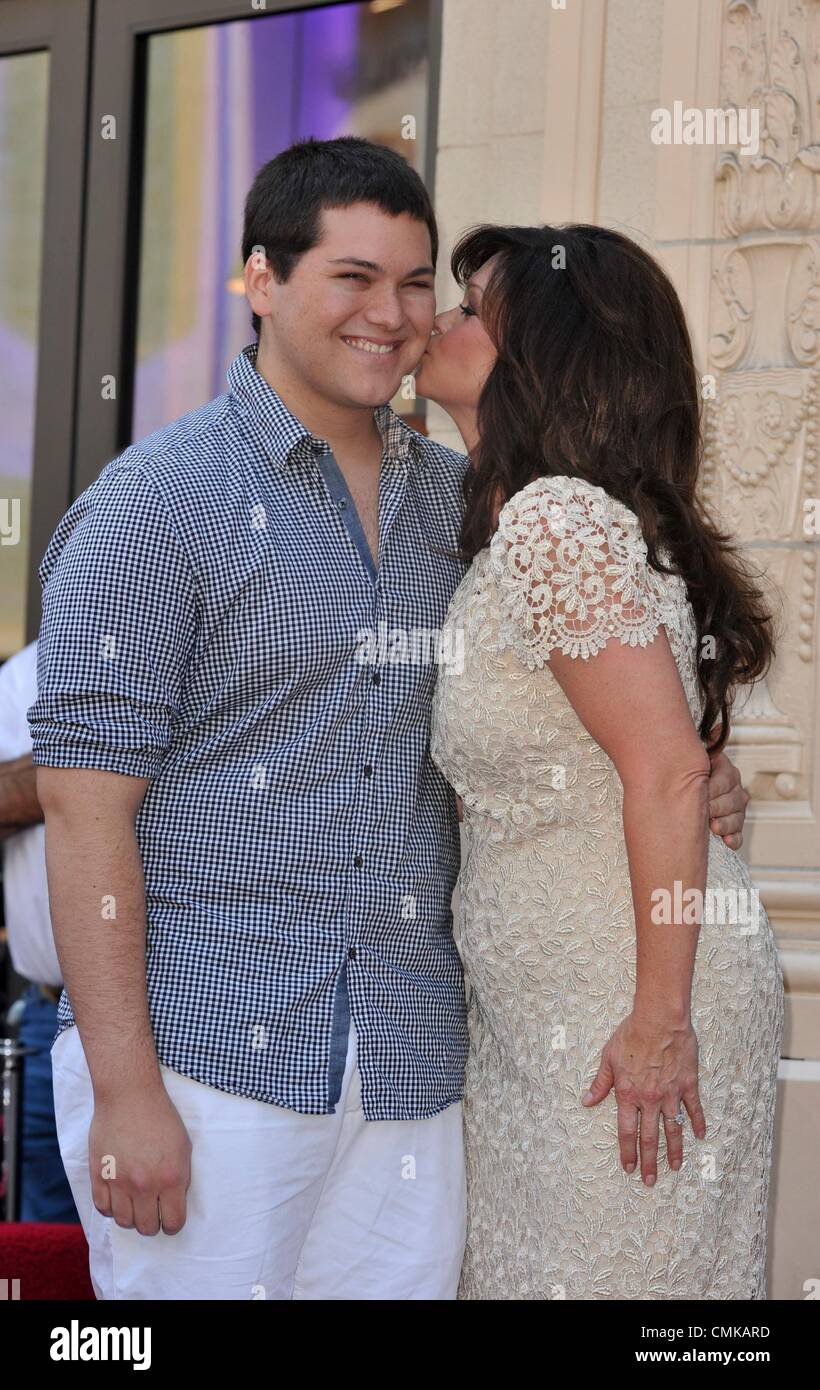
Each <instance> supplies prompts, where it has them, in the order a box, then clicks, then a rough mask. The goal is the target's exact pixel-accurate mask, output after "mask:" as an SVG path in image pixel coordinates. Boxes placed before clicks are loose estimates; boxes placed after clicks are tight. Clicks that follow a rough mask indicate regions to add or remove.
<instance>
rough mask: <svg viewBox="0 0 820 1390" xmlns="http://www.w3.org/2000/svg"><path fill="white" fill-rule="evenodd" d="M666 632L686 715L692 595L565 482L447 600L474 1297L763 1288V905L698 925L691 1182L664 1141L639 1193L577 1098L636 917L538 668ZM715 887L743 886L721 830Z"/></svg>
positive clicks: (577, 728)
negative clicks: (459, 823)
mask: <svg viewBox="0 0 820 1390" xmlns="http://www.w3.org/2000/svg"><path fill="white" fill-rule="evenodd" d="M662 624H663V626H664V628H665V630H666V633H667V636H668V639H669V643H670V646H671V648H672V651H673V655H674V657H675V661H676V663H677V666H678V670H679V673H680V676H681V680H682V683H683V686H684V689H685V692H686V696H687V700H688V703H689V707H690V710H691V712H692V717H693V719H694V720H698V719H699V717H700V709H701V705H700V691H699V686H698V682H697V678H696V668H695V655H696V642H697V631H696V627H695V622H694V617H693V614H692V611H691V608H690V605H689V603H688V600H687V597H686V589H685V586H684V584H683V581H682V580H681V579H680V578H679V577H677V576H665V575H660V574H658V573H657V572H656V571H654V570H652V569H650V567H649V566H648V565H647V563H646V547H645V544H644V541H643V538H642V536H641V533H640V528H639V524H638V520H637V517H636V516H635V515H634V513H632V512H631V511H630V510H629V509H628V508H627V507H625V506H623V505H622V504H621V503H619V502H616V501H614V500H613V499H611V498H610V497H608V495H607V494H606V493H605V492H604V491H603V490H602V489H601V488H598V487H594V486H593V485H591V484H588V483H585V482H581V481H579V480H578V479H571V478H543V479H538V480H536V481H535V482H533V483H530V484H529V485H528V486H527V487H525V488H524V489H522V491H521V492H519V493H517V494H516V495H515V497H513V498H511V499H510V500H509V501H508V502H507V504H506V505H505V507H504V508H503V509H502V512H501V515H500V517H499V527H498V531H497V532H496V534H495V535H494V536H493V540H492V542H491V544H490V546H489V547H487V548H486V549H485V550H484V551H482V552H481V554H480V555H478V556H477V557H476V560H475V561H474V563H473V565H472V567H471V569H470V571H469V572H468V574H467V575H466V576H465V578H464V580H463V581H462V583H461V585H460V586H459V588H458V590H457V592H456V594H455V595H454V597H453V601H452V604H451V606H450V611H449V613H448V617H447V622H446V627H448V628H450V629H452V631H451V632H450V633H449V634H448V638H449V640H450V641H452V640H453V638H454V634H455V631H457V630H459V629H461V631H462V632H463V636H464V648H463V650H464V660H463V662H459V663H458V665H457V666H456V665H455V664H452V665H445V666H442V668H441V670H440V673H439V680H438V684H437V687H436V692H435V696H434V704H433V722H432V744H431V747H432V754H433V758H434V760H435V762H436V763H437V765H438V766H439V767H440V768H441V770H442V772H443V773H444V775H445V776H446V777H447V778H448V780H449V781H450V782H451V784H452V785H453V786H454V787H455V790H456V791H457V792H458V793H459V795H460V796H461V797H462V799H463V802H464V833H465V841H466V853H465V860H464V864H463V867H462V872H461V879H460V898H461V910H460V921H459V946H460V949H461V952H462V956H463V958H464V963H465V970H466V974H467V979H468V986H469V991H470V993H469V1013H468V1022H469V1029H470V1056H469V1059H468V1064H467V1075H466V1089H465V1099H464V1126H465V1130H464V1132H465V1146H466V1159H467V1177H468V1202H469V1229H468V1238H467V1248H466V1251H465V1259H464V1266H463V1271H462V1277H461V1285H460V1289H459V1297H460V1298H463V1299H553V1298H556V1299H558V1298H568V1299H597V1298H602V1299H604V1298H613V1299H701V1298H703V1299H715V1300H724V1299H738V1300H743V1299H764V1298H765V1297H766V1286H765V1266H766V1252H767V1200H768V1185H769V1169H770V1163H771V1153H772V1139H773V1124H774V1100H775V1084H776V1076H777V1065H778V1058H779V1052H780V1039H781V1034H782V1028H783V1007H784V1001H783V980H782V973H781V969H780V964H779V960H778V956H777V950H776V946H775V942H774V937H773V933H772V930H771V926H770V924H769V921H768V919H767V917H766V914H765V912H763V910H762V908H761V909H760V911H759V913H757V915H756V920H755V921H754V923H753V925H752V928H750V926H749V924H748V922H746V921H740V922H731V921H729V922H721V921H715V922H705V923H704V925H703V927H702V929H701V933H700V939H699V943H698V950H697V956H696V961H695V972H694V979H693V987H692V1019H693V1023H694V1026H695V1030H696V1032H697V1034H698V1039H699V1044H700V1092H701V1100H702V1102H703V1107H704V1111H705V1114H706V1122H707V1133H706V1138H705V1140H703V1141H698V1140H696V1139H695V1138H694V1136H693V1135H692V1131H691V1126H690V1124H689V1122H688V1120H687V1123H686V1126H685V1130H684V1162H683V1166H682V1168H681V1169H680V1170H679V1171H678V1172H677V1173H675V1172H673V1171H672V1170H671V1169H669V1168H668V1166H667V1164H666V1160H665V1157H664V1154H663V1139H661V1154H660V1157H659V1165H658V1181H657V1183H656V1185H655V1186H654V1187H653V1188H647V1187H646V1186H645V1185H644V1184H643V1183H642V1182H641V1180H640V1176H639V1175H637V1176H636V1175H635V1174H633V1175H629V1174H627V1173H625V1172H624V1171H623V1170H622V1168H621V1166H620V1160H619V1156H618V1146H617V1129H616V1115H617V1108H616V1105H615V1099H614V1096H613V1095H612V1094H610V1096H608V1097H607V1099H606V1100H605V1101H603V1102H602V1103H601V1104H600V1105H598V1106H595V1107H593V1108H592V1109H591V1110H587V1109H585V1108H584V1107H583V1106H582V1105H581V1103H580V1097H581V1095H582V1094H583V1092H584V1090H585V1089H586V1088H587V1086H588V1084H589V1082H590V1081H591V1080H592V1078H593V1076H594V1075H595V1072H596V1071H597V1067H598V1062H599V1058H600V1052H601V1048H602V1047H603V1045H604V1044H605V1043H606V1042H607V1041H608V1039H609V1037H610V1036H611V1034H612V1032H613V1030H614V1029H615V1027H616V1026H617V1024H618V1023H619V1022H620V1021H621V1019H622V1018H623V1017H624V1016H625V1015H626V1014H627V1013H628V1012H629V1010H630V1008H631V1005H632V997H633V993H634V987H635V925H634V916H633V911H632V901H631V889H630V880H629V872H628V865H627V858H626V847H625V844H624V838H623V827H622V820H621V795H622V794H621V784H620V780H619V778H618V775H617V773H616V771H615V768H614V766H613V765H612V763H611V761H610V760H609V758H608V757H607V756H606V754H605V753H604V752H603V750H602V749H601V748H600V747H599V746H598V745H597V744H596V743H595V741H594V740H593V739H592V738H591V737H590V735H589V734H588V733H587V731H586V730H585V729H584V727H583V725H582V724H581V723H580V721H579V719H578V717H577V715H576V714H575V711H574V710H573V708H572V706H571V704H570V703H569V701H568V700H567V699H566V697H565V695H564V693H563V691H562V690H561V688H560V686H559V685H558V684H557V682H556V681H555V679H554V677H553V676H552V674H551V672H550V668H549V663H548V656H549V652H550V651H551V650H554V649H560V650H561V651H563V652H567V653H568V654H569V655H571V656H576V657H580V658H581V659H583V660H589V659H591V658H592V657H593V656H594V654H595V653H596V652H598V651H600V650H601V649H602V647H603V646H604V645H605V644H606V642H607V641H609V640H610V639H614V640H619V641H621V642H623V643H629V644H631V645H633V646H635V645H638V644H641V645H646V643H648V642H651V641H653V640H654V638H655V636H656V634H657V632H658V630H659V628H660V626H661V625H662ZM447 649H448V650H452V649H453V648H452V647H450V648H447ZM671 833H674V827H671ZM707 882H708V886H709V887H710V888H713V889H718V890H721V889H722V890H726V889H732V890H739V891H740V892H743V891H745V892H746V893H749V892H750V890H752V883H751V879H750V878H749V874H748V870H747V869H746V866H745V865H744V863H743V861H742V860H741V859H740V858H739V857H738V856H737V855H736V854H734V853H733V852H732V851H731V850H729V849H728V848H727V847H726V846H725V845H724V844H723V842H722V841H721V840H719V839H717V837H715V836H711V837H710V849H709V863H708V879H707ZM741 901H742V899H741ZM748 901H751V899H748Z"/></svg>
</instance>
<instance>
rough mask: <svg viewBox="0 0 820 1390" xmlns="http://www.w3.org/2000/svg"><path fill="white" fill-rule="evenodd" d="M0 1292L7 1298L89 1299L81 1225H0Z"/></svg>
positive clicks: (84, 1243)
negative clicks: (5, 1281)
mask: <svg viewBox="0 0 820 1390" xmlns="http://www.w3.org/2000/svg"><path fill="white" fill-rule="evenodd" d="M18 1279H19V1281H20V1282H19V1286H18V1287H15V1285H14V1282H13V1281H15V1280H18ZM4 1280H8V1285H3V1283H2V1281H4ZM0 1289H2V1293H3V1297H4V1298H9V1299H15V1298H20V1299H32V1298H41V1299H45V1298H56V1299H70V1298H88V1299H93V1298H94V1290H93V1288H92V1287H91V1280H90V1278H89V1275H88V1244H87V1242H86V1239H85V1236H84V1235H83V1228H82V1226H56V1225H49V1224H47V1223H46V1222H23V1221H21V1222H9V1224H8V1225H3V1224H0Z"/></svg>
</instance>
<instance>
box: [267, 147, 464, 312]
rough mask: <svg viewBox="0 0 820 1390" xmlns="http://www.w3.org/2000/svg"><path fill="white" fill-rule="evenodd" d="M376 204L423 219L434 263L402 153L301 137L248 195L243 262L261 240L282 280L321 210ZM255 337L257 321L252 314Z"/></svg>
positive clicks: (428, 209)
mask: <svg viewBox="0 0 820 1390" xmlns="http://www.w3.org/2000/svg"><path fill="white" fill-rule="evenodd" d="M353 203H374V204H375V205H376V207H379V208H381V209H382V211H383V212H388V213H392V214H393V215H394V216H398V214H399V213H402V212H407V213H409V214H410V216H411V217H416V218H418V220H419V221H420V222H425V223H426V224H427V229H428V231H429V233H430V248H431V252H432V264H433V265H434V266H435V264H436V258H437V256H438V229H437V227H436V219H435V215H434V213H433V205H432V203H431V201H430V195H429V193H428V192H427V189H426V188H425V186H424V184H423V182H422V180H421V179H420V178H419V175H418V174H417V173H416V171H415V169H411V167H410V165H409V164H408V163H407V160H406V159H403V158H402V156H401V155H400V154H397V153H396V151H395V150H391V149H388V147H387V146H386V145H374V144H373V143H372V142H371V141H370V140H363V139H361V138H360V137H359V136H357V135H341V136H339V138H338V139H336V140H312V139H311V140H299V141H297V143H296V144H295V145H290V146H289V147H288V149H286V150H283V151H282V152H281V154H277V155H276V156H275V157H274V158H273V159H271V160H269V161H268V163H267V164H263V165H262V168H261V169H260V170H259V173H258V174H257V175H256V178H255V179H254V181H253V183H252V185H251V188H250V191H249V193H248V196H247V198H246V199H245V224H244V228H243V232H242V265H243V267H244V266H245V265H246V264H247V261H248V257H249V256H250V255H251V254H252V253H253V249H254V247H255V246H257V247H258V246H264V248H265V254H266V256H267V257H268V260H269V261H270V264H271V269H272V270H273V273H274V275H275V276H276V279H277V280H279V281H280V283H283V282H284V281H285V280H287V279H288V277H289V276H290V273H291V271H292V270H293V267H294V266H295V264H296V262H297V260H298V259H299V257H300V256H302V255H304V253H305V251H310V250H311V249H312V247H314V246H316V244H317V243H318V241H319V238H320V236H321V230H322V229H321V219H320V213H321V211H322V209H323V208H345V207H350V206H351V204H353ZM251 323H252V324H253V329H254V332H255V333H256V336H257V338H258V336H259V330H260V326H261V320H260V318H259V315H258V314H253V315H252V317H251Z"/></svg>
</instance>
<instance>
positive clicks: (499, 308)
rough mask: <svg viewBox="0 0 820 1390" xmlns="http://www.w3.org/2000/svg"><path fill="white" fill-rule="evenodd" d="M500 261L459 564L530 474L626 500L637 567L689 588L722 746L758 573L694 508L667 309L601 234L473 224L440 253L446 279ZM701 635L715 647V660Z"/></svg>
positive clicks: (684, 334)
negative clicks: (641, 564) (564, 478)
mask: <svg viewBox="0 0 820 1390" xmlns="http://www.w3.org/2000/svg"><path fill="white" fill-rule="evenodd" d="M497 253H498V260H497V262H496V264H495V265H494V267H493V272H492V275H491V277H490V279H489V281H488V284H487V287H486V289H485V290H484V294H483V298H482V301H481V321H482V324H483V326H484V328H485V330H486V331H487V332H488V334H489V335H490V337H491V339H492V340H493V343H494V345H495V347H496V349H497V353H498V357H497V360H496V362H495V364H494V366H493V368H492V370H491V371H490V373H489V376H488V378H487V380H486V382H485V384H484V388H483V390H482V392H481V397H480V400H479V404H478V432H479V441H480V442H479V444H478V445H477V447H476V449H475V450H474V451H473V457H472V462H473V467H472V468H470V469H468V470H467V476H466V478H465V483H464V493H465V499H466V509H465V514H464V522H463V525H462V529H461V535H460V549H461V554H462V557H463V558H464V559H465V561H467V562H468V563H469V561H471V560H472V559H473V557H474V556H475V555H476V554H477V553H478V552H479V551H480V550H482V549H483V548H484V546H486V545H487V544H488V543H489V540H490V537H491V536H492V533H493V531H494V529H495V522H494V513H495V506H496V505H497V503H498V501H499V500H501V501H502V502H503V501H504V500H506V499H507V498H509V497H512V496H513V494H514V493H516V492H518V491H519V490H520V489H521V488H522V487H525V486H526V484H527V483H529V482H531V481H532V480H533V479H534V478H539V477H544V476H560V475H569V476H570V477H577V478H584V479H586V481H587V482H590V483H595V484H598V486H600V487H602V488H604V489H605V491H606V492H608V493H609V494H610V496H612V497H614V498H617V499H618V500H619V501H620V502H623V503H625V505H626V506H627V507H630V508H631V509H632V511H634V512H635V513H636V514H637V516H638V518H639V521H640V525H641V530H642V532H643V537H644V540H645V542H646V547H647V557H648V560H649V563H650V564H651V565H652V566H653V567H654V568H655V569H656V570H659V571H660V572H661V573H677V574H679V575H681V576H682V578H683V579H684V581H685V583H686V587H687V590H688V594H689V600H690V602H691V604H692V608H693V611H694V614H695V619H696V621H697V628H698V664H697V670H698V679H699V682H700V686H701V689H702V691H703V698H704V705H703V717H702V719H701V722H700V734H701V737H702V739H703V740H704V742H705V743H706V744H707V746H708V747H709V748H710V749H717V748H720V747H722V746H723V743H724V742H725V740H726V737H727V735H728V732H729V714H730V710H731V705H732V700H733V696H734V691H735V688H736V687H737V686H739V685H748V684H750V683H752V682H754V681H756V680H759V679H760V677H761V676H763V675H765V673H766V671H767V670H768V667H769V665H770V662H771V659H772V656H773V655H774V635H773V623H772V614H771V613H770V612H769V611H768V609H767V606H766V604H765V602H764V599H763V596H762V594H761V591H760V589H759V588H758V585H757V581H758V579H759V578H760V577H761V576H760V575H758V574H755V573H754V572H753V571H751V570H750V569H749V568H748V567H747V565H746V563H745V561H744V560H743V559H742V558H741V556H740V555H739V553H738V552H737V550H736V549H735V548H734V547H733V546H732V544H731V543H730V538H729V537H728V536H726V535H724V534H722V533H721V532H720V531H718V530H717V529H716V528H715V526H714V524H713V523H712V522H711V521H710V519H709V518H708V517H707V516H706V514H705V512H704V510H703V508H702V506H701V504H700V502H699V500H698V496H697V492H696V485H697V478H698V472H699V468H700V463H701V458H702V436H701V418H700V410H701V394H700V381H699V379H698V376H697V373H696V371H695V364H694V360H693V357H692V345H691V342H690V339H689V331H688V329H687V326H686V319H685V317H684V313H683V308H682V306H681V303H680V300H679V299H678V296H677V294H676V292H675V290H674V288H673V286H672V284H671V282H670V281H669V279H668V278H667V276H666V275H665V274H664V272H663V271H662V270H661V268H660V266H659V265H657V263H656V262H655V261H654V260H653V259H652V258H651V256H649V255H647V253H646V252H645V251H643V250H642V249H641V248H640V247H639V246H637V245H636V244H635V243H634V242H632V241H630V240H629V239H628V238H627V237H624V236H621V235H620V234H619V233H618V232H614V231H609V230H607V229H605V228H603V227H593V226H587V225H583V224H575V225H569V226H564V227H551V226H541V227H504V226H493V225H491V224H482V225H480V226H478V227H473V228H471V229H470V230H468V231H467V232H466V233H464V234H463V235H462V236H461V238H460V239H459V241H458V243H457V245H456V247H455V250H454V251H453V254H452V258H451V265H452V271H453V275H454V276H455V278H456V280H457V281H458V283H459V284H461V285H462V286H463V285H464V284H465V283H466V282H467V281H468V280H469V279H470V277H471V276H472V275H474V274H475V273H476V271H477V270H479V269H480V267H481V266H482V265H484V264H485V263H486V262H487V261H488V260H489V259H490V257H491V256H495V255H496V254H497ZM662 550H665V551H666V553H667V555H668V556H669V558H670V561H671V563H670V565H669V566H665V565H664V564H663V563H662V561H661V559H660V558H659V551H662ZM706 636H711V637H713V638H714V639H715V642H714V648H715V655H714V656H713V657H710V656H708V655H705V651H706V650H707V649H708V644H704V642H703V641H702V640H701V639H702V638H704V637H706ZM718 724H719V732H718V733H717V734H716V737H715V738H713V739H712V740H711V742H710V736H711V735H712V732H713V730H714V729H715V726H716V725H718Z"/></svg>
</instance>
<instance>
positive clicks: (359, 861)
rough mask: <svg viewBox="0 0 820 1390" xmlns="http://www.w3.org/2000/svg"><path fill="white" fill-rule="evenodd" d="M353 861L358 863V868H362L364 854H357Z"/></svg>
mask: <svg viewBox="0 0 820 1390" xmlns="http://www.w3.org/2000/svg"><path fill="white" fill-rule="evenodd" d="M353 863H354V864H355V865H356V868H357V869H360V868H361V867H362V864H363V863H364V860H363V859H362V856H361V855H360V854H357V855H356V857H355V858H354V860H353Z"/></svg>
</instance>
